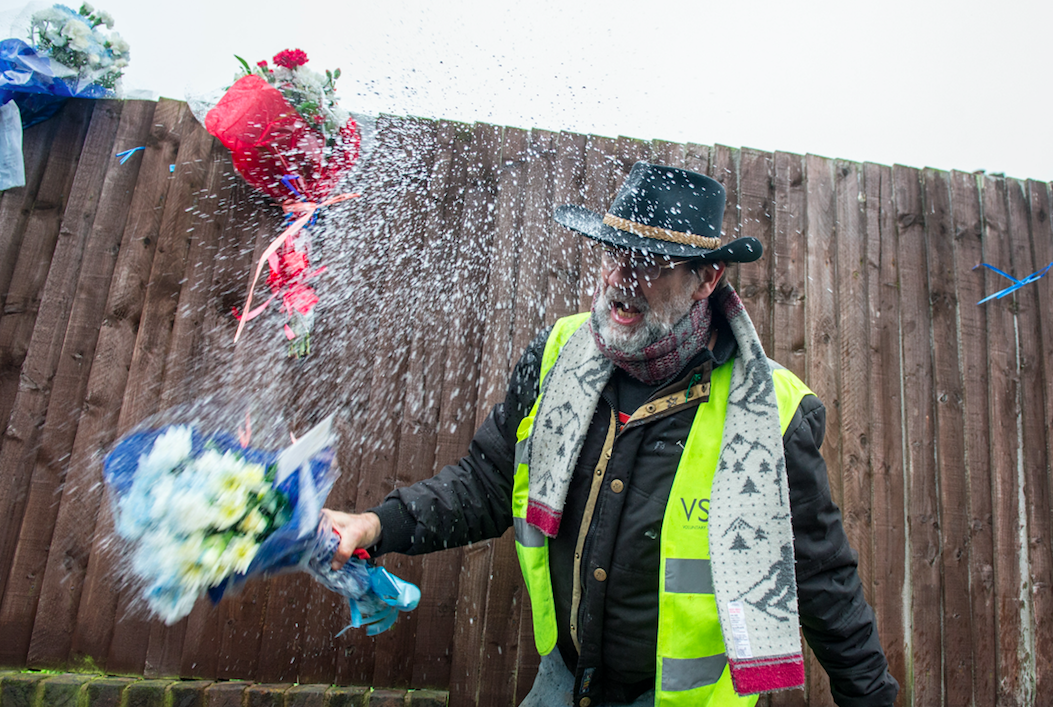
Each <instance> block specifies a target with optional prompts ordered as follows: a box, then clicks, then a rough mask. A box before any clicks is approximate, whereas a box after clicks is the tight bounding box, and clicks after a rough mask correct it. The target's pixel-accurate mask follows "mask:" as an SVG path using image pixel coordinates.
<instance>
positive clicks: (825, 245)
mask: <svg viewBox="0 0 1053 707" xmlns="http://www.w3.org/2000/svg"><path fill="white" fill-rule="evenodd" d="M805 174H806V179H807V184H808V201H807V234H808V235H807V240H808V256H807V266H806V267H807V273H808V283H807V289H806V290H805V312H806V321H807V323H808V341H809V342H810V345H809V347H808V350H807V352H806V356H805V362H806V370H807V375H806V376H805V382H806V383H807V384H808V386H809V387H810V388H811V389H812V390H813V391H814V392H815V394H816V395H817V396H818V397H819V399H820V400H822V401H823V404H824V405H825V407H826V438H825V440H824V442H823V447H822V452H823V458H824V459H825V460H826V467H827V474H828V475H829V479H830V490H831V492H832V494H833V497H834V501H835V502H836V503H840V502H841V483H840V482H841V469H840V458H839V455H838V451H839V449H840V439H839V436H840V435H839V430H840V424H841V418H840V415H839V413H838V409H839V408H838V399H837V364H838V360H839V353H838V345H837V303H836V299H835V294H836V291H835V288H836V286H837V281H836V272H837V271H836V268H837V249H836V248H837V241H836V240H835V231H834V229H835V217H836V211H835V201H834V197H835V191H834V189H835V182H834V163H833V162H832V161H831V160H828V159H825V158H823V157H817V156H815V155H808V156H806V157H805ZM805 670H806V674H807V683H808V684H807V688H806V689H807V693H808V704H809V705H825V704H829V701H830V680H829V678H827V676H826V672H825V671H824V670H823V669H822V667H821V666H820V665H819V662H818V661H817V660H816V658H815V655H814V654H813V653H812V651H811V650H810V649H808V650H806V651H805Z"/></svg>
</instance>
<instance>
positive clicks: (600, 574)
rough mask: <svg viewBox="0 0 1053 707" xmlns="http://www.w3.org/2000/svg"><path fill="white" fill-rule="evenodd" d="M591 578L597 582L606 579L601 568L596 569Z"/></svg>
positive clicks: (604, 572) (605, 574) (605, 573)
mask: <svg viewBox="0 0 1053 707" xmlns="http://www.w3.org/2000/svg"><path fill="white" fill-rule="evenodd" d="M592 576H593V577H595V578H596V581H597V582H603V581H606V579H607V572H606V571H604V569H603V568H602V567H597V568H596V571H595V572H593V573H592Z"/></svg>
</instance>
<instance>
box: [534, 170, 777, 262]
mask: <svg viewBox="0 0 1053 707" xmlns="http://www.w3.org/2000/svg"><path fill="white" fill-rule="evenodd" d="M553 217H554V218H555V219H556V221H558V222H559V223H560V224H562V225H564V226H566V227H567V228H569V229H571V230H574V231H577V232H578V233H580V234H582V235H584V236H588V237H589V238H592V239H593V240H597V241H600V242H602V243H607V244H608V245H612V246H615V247H616V248H631V249H632V250H638V251H642V252H645V253H653V254H655V255H668V256H671V257H674V258H699V259H702V260H704V261H706V262H715V261H721V262H728V263H750V262H753V261H754V260H756V259H757V258H759V257H761V253H763V251H764V249H763V247H762V246H761V244H760V241H758V240H757V239H756V238H752V237H745V238H738V239H736V240H733V241H731V242H730V243H727V244H725V245H721V243H720V225H721V221H722V220H723V218H724V186H723V185H722V184H721V183H720V182H718V181H717V180H715V179H711V178H709V177H707V176H705V175H704V174H696V173H695V172H688V171H687V170H686V169H677V168H676V167H663V166H661V165H653V164H647V163H646V162H637V163H636V164H634V165H633V168H632V171H630V172H629V176H628V177H627V178H626V179H625V183H624V184H622V188H621V191H619V192H618V196H617V197H615V199H614V203H612V204H611V207H610V209H608V210H607V214H606V215H604V216H600V215H599V214H598V213H596V212H594V211H590V210H589V209H586V208H585V207H584V206H573V205H566V206H560V207H558V208H557V209H556V211H555V213H554V214H553Z"/></svg>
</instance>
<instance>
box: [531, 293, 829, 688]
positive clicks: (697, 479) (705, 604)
mask: <svg viewBox="0 0 1053 707" xmlns="http://www.w3.org/2000/svg"><path fill="white" fill-rule="evenodd" d="M588 318H589V313H588V312H585V313H582V314H577V315H574V316H571V317H566V318H563V319H560V320H559V321H557V322H556V324H555V326H554V327H553V329H552V332H551V334H549V338H548V342H547V343H546V345H545V352H544V355H543V356H542V359H541V378H540V380H539V382H538V386H539V388H540V385H541V381H542V380H544V378H545V375H547V373H548V371H549V370H551V368H552V366H553V365H554V364H555V362H556V359H557V358H558V357H559V353H560V351H561V350H562V349H563V346H564V344H566V342H567V340H568V339H569V338H570V337H571V335H572V334H573V333H574V332H575V331H577V329H578V328H579V327H581V326H582V325H583V324H584V323H585V322H586V321H587V320H588ZM733 364H734V360H729V361H727V362H725V363H724V364H723V365H722V366H719V367H717V368H716V369H715V370H714V371H713V373H712V376H711V378H710V390H709V401H708V402H703V403H701V404H699V406H698V411H697V412H696V413H695V420H694V422H693V423H692V426H691V431H690V432H689V433H688V437H687V441H686V442H685V444H684V452H683V454H682V455H681V457H680V464H679V466H677V470H676V476H675V478H674V479H673V486H672V490H671V491H670V493H669V501H668V502H667V504H666V508H665V515H664V517H663V520H662V538H661V545H660V549H661V565H660V569H659V572H660V574H659V587H658V593H659V594H658V654H657V656H656V658H655V671H656V676H655V704H656V705H661V706H662V707H681V706H683V707H687V706H688V705H690V706H692V707H699V706H706V705H709V706H711V707H725V706H727V707H730V706H732V705H736V706H737V705H754V704H756V702H757V696H756V695H751V696H748V697H739V696H738V695H737V694H736V693H735V690H734V688H733V686H732V683H731V673H730V671H729V670H728V667H727V658H726V653H725V646H724V639H723V636H722V635H721V631H720V621H719V619H718V617H717V604H716V599H715V597H714V595H713V577H712V572H711V568H710V557H709V535H708V523H703V522H700V520H699V517H698V515H697V510H696V509H692V510H691V511H690V512H689V511H688V506H687V505H685V504H682V503H680V501H679V499H681V498H683V499H700V498H709V497H710V489H711V488H712V485H713V476H714V474H715V473H716V469H717V461H718V457H719V455H720V443H721V434H719V433H718V434H714V430H720V431H723V429H724V417H725V415H726V413H727V405H728V392H729V390H730V387H731V371H732V366H733ZM773 368H774V370H773V371H772V379H773V381H774V384H775V391H776V397H777V399H778V406H779V424H780V429H781V432H782V433H783V434H785V433H786V428H787V426H788V425H789V424H790V421H791V420H792V419H793V416H794V413H795V412H796V410H797V407H798V406H799V405H800V403H801V400H802V399H803V398H804V396H806V395H810V394H811V391H810V390H809V389H808V387H807V386H805V385H804V383H802V382H801V380H800V379H799V378H797V377H796V376H795V375H794V374H793V373H791V372H790V371H788V370H786V369H785V368H781V367H773ZM540 398H541V396H540V395H539V396H538V400H536V401H535V402H534V407H533V408H532V409H531V411H530V413H529V414H528V415H527V416H526V417H524V418H523V421H522V422H521V423H520V424H519V429H518V430H517V435H516V437H517V440H518V443H517V444H516V461H515V467H516V468H515V483H514V486H513V492H512V515H513V517H514V523H515V535H516V553H517V554H518V556H519V564H520V568H521V569H522V571H523V578H524V580H525V582H526V587H527V591H528V592H529V593H530V604H531V609H532V612H533V623H534V642H535V644H536V646H537V650H538V652H539V653H540V654H541V655H546V654H548V653H549V652H551V651H552V649H553V648H554V647H555V646H556V638H557V633H558V629H557V627H556V608H555V602H554V600H553V597H552V577H551V575H550V574H549V565H548V539H547V538H546V537H545V536H544V534H542V533H541V531H539V530H538V529H537V528H534V527H532V526H530V525H528V524H527V522H526V511H527V501H528V498H529V495H530V489H529V486H530V470H529V467H528V464H529V459H526V458H525V455H524V454H523V451H524V449H525V442H526V440H527V439H528V438H529V437H530V434H531V432H532V431H533V427H534V418H535V416H536V415H537V411H538V404H539V403H540ZM608 440H609V441H612V440H613V435H608Z"/></svg>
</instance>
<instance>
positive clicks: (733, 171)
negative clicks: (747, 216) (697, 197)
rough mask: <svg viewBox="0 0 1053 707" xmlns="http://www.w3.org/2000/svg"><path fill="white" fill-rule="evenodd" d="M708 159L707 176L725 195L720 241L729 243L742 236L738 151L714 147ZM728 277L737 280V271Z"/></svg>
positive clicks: (719, 146)
mask: <svg viewBox="0 0 1053 707" xmlns="http://www.w3.org/2000/svg"><path fill="white" fill-rule="evenodd" d="M710 157H711V159H712V160H713V165H712V171H711V172H710V173H709V176H711V177H713V179H716V180H717V181H718V182H720V183H721V184H723V185H724V190H725V192H726V193H727V203H725V205H724V224H723V226H722V228H721V234H720V240H721V242H723V243H730V242H731V241H733V240H735V239H736V238H738V237H739V236H741V235H742V232H741V230H740V229H741V221H740V219H739V151H738V150H736V149H734V148H731V147H727V146H725V145H716V146H714V147H713V151H712V152H711V153H710ZM729 275H731V276H733V277H732V279H733V280H734V279H735V278H737V275H738V273H737V269H733V270H732V272H731V273H729ZM732 284H733V285H735V286H738V283H737V282H734V281H733V282H732Z"/></svg>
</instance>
